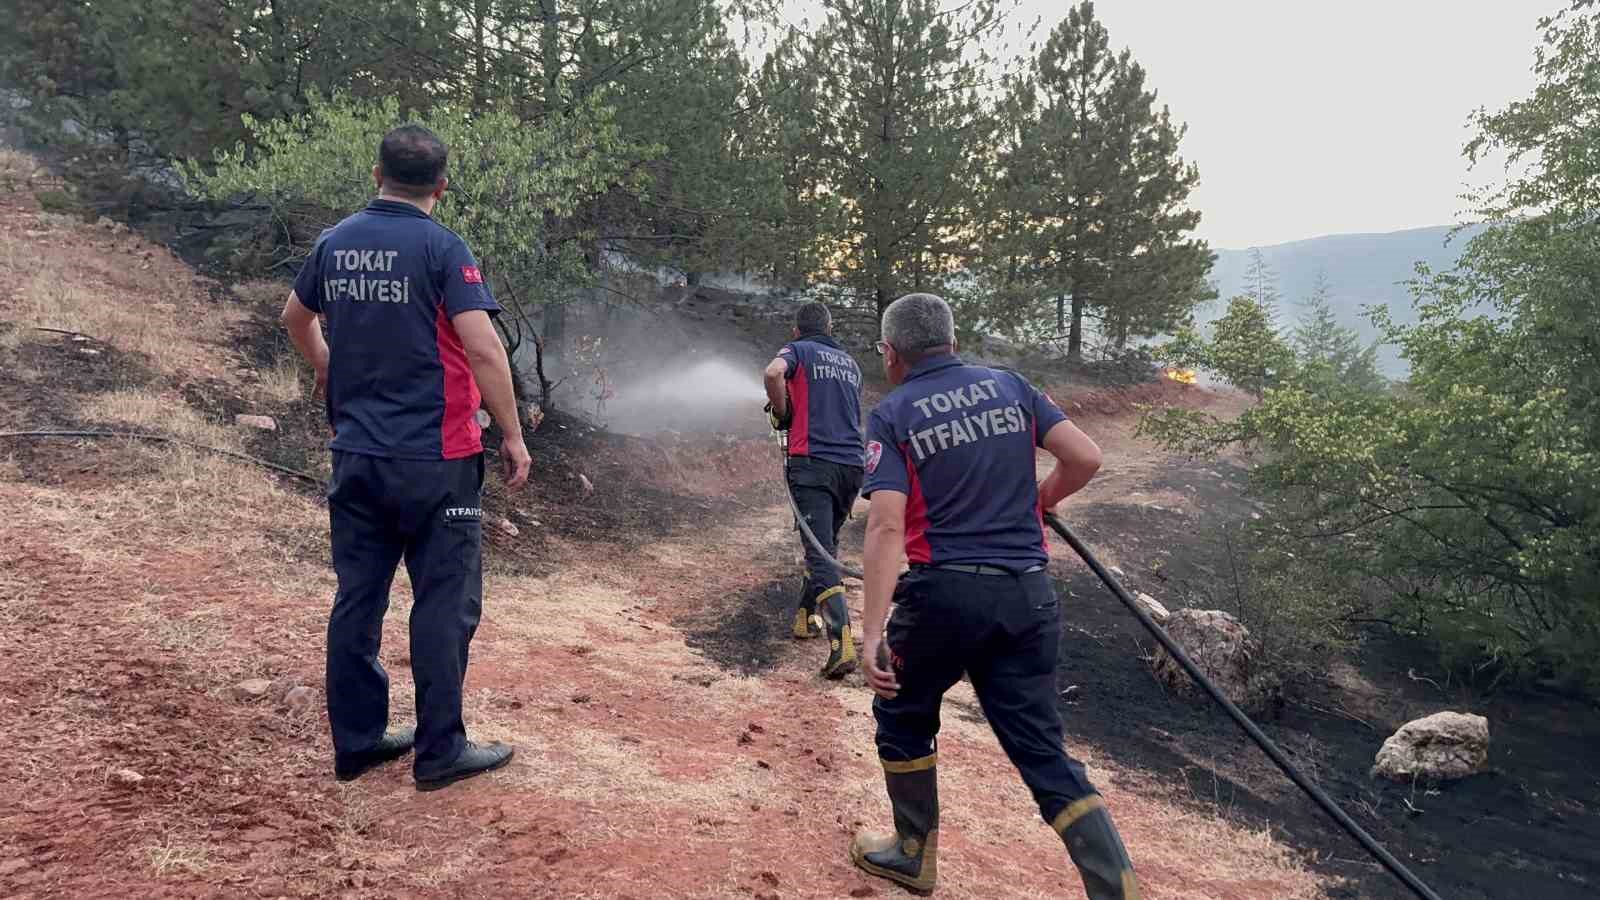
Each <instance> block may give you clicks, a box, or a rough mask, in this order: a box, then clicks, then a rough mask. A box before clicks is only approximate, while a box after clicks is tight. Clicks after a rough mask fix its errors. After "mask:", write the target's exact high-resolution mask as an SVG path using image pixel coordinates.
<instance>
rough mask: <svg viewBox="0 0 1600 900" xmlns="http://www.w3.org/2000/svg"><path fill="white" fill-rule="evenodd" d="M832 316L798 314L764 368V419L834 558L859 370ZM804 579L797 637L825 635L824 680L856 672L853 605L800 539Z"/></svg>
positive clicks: (849, 469)
mask: <svg viewBox="0 0 1600 900" xmlns="http://www.w3.org/2000/svg"><path fill="white" fill-rule="evenodd" d="M832 331H833V318H832V316H831V315H830V314H829V313H828V308H827V307H826V306H824V305H822V304H821V303H806V304H804V305H803V306H801V307H800V309H799V310H798V311H797V312H796V313H795V330H794V340H793V341H790V342H789V343H788V344H785V345H784V346H783V349H782V350H780V351H779V352H778V355H777V357H776V358H775V359H773V360H772V362H771V364H769V365H768V366H767V370H766V373H765V376H766V377H765V382H766V388H767V399H768V400H769V401H770V402H769V403H768V405H767V413H768V415H769V417H770V418H771V422H772V427H773V428H774V429H777V430H779V431H787V432H788V433H789V459H788V461H787V464H786V466H785V473H784V477H785V478H786V479H787V480H788V482H789V491H790V493H791V494H793V496H794V502H795V505H796V506H798V507H799V508H800V513H801V515H803V516H805V519H806V523H807V524H808V525H809V526H810V527H811V531H812V533H813V534H815V535H816V537H817V540H818V541H819V542H821V543H822V544H823V546H824V548H825V549H826V550H827V551H828V554H829V555H832V556H834V557H835V558H837V556H838V552H839V550H838V547H839V531H840V529H842V528H844V523H845V521H846V520H847V519H848V518H849V517H850V509H851V507H853V506H854V505H855V502H856V496H857V494H859V493H860V491H861V474H862V470H861V466H862V450H863V446H862V438H861V368H860V367H859V366H858V365H856V361H855V360H854V359H852V358H851V356H850V354H849V353H846V352H845V351H844V349H843V348H841V347H840V346H839V344H838V343H837V342H835V341H834V339H833V338H832V337H831V336H830V335H831V334H832ZM800 543H801V546H802V547H803V548H804V550H805V555H806V578H805V582H804V583H803V584H802V585H801V587H800V602H799V605H798V608H797V609H796V610H795V614H794V627H793V631H794V636H795V637H796V638H800V639H805V638H813V637H816V636H817V634H818V633H819V631H818V628H817V626H816V622H817V621H818V620H819V619H820V622H821V625H822V628H823V629H825V630H826V632H827V635H828V647H829V652H828V660H827V662H826V663H825V664H824V665H823V667H822V674H823V675H825V676H827V677H829V678H840V677H843V676H844V675H845V674H846V673H848V672H851V671H853V670H854V669H855V667H856V647H855V642H854V640H853V638H852V637H851V634H850V607H849V606H848V605H847V604H846V603H845V597H844V582H843V578H842V574H841V573H840V572H839V569H838V567H837V566H835V565H834V564H833V563H831V562H829V561H828V559H827V558H826V557H824V556H823V555H822V554H821V553H818V552H817V550H816V548H815V547H812V546H811V543H810V542H809V541H807V540H806V539H805V537H804V535H802V536H801V538H800Z"/></svg>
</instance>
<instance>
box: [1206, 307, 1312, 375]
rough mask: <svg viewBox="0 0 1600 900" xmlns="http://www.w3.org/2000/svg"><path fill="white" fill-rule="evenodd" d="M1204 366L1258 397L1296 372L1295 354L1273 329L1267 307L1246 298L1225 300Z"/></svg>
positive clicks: (1214, 327)
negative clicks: (1226, 308) (1224, 307)
mask: <svg viewBox="0 0 1600 900" xmlns="http://www.w3.org/2000/svg"><path fill="white" fill-rule="evenodd" d="M1205 363H1206V365H1207V366H1208V367H1209V368H1210V369H1211V370H1212V371H1214V372H1216V373H1217V374H1218V375H1220V376H1222V378H1224V379H1225V380H1226V381H1227V382H1228V383H1229V384H1231V385H1233V386H1234V387H1237V388H1239V389H1240V390H1242V391H1245V392H1247V393H1249V394H1250V395H1251V396H1253V397H1257V398H1259V397H1261V396H1263V395H1264V394H1265V393H1266V392H1267V389H1268V388H1270V387H1272V386H1273V385H1276V384H1279V383H1281V382H1282V381H1284V380H1285V379H1287V378H1288V377H1290V376H1291V375H1292V373H1293V372H1294V371H1295V358H1294V351H1293V350H1292V349H1291V348H1290V347H1289V345H1288V344H1287V343H1286V342H1285V341H1284V340H1283V338H1282V337H1281V336H1280V335H1279V334H1278V332H1277V329H1276V328H1274V327H1273V324H1272V316H1271V313H1270V308H1269V307H1268V306H1266V305H1265V304H1263V303H1262V302H1261V301H1260V300H1258V299H1257V298H1255V297H1251V296H1248V295H1240V296H1238V297H1235V298H1233V299H1232V300H1230V301H1228V311H1227V312H1226V313H1224V314H1223V315H1222V318H1220V319H1218V320H1217V321H1216V324H1215V325H1214V326H1213V336H1212V339H1211V346H1210V349H1209V351H1208V353H1207V356H1206V358H1205Z"/></svg>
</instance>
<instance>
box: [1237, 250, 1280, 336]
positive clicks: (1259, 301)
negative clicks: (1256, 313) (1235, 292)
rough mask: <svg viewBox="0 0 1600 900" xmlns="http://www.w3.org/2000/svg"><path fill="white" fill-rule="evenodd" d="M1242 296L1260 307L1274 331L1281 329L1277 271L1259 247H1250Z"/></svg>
mask: <svg viewBox="0 0 1600 900" xmlns="http://www.w3.org/2000/svg"><path fill="white" fill-rule="evenodd" d="M1244 296H1246V297H1249V298H1250V299H1252V300H1254V301H1255V302H1256V305H1257V306H1259V307H1261V309H1262V311H1263V312H1264V313H1265V314H1266V316H1267V323H1268V325H1269V326H1270V327H1271V328H1272V330H1273V331H1274V332H1281V331H1282V330H1283V313H1282V309H1281V307H1282V305H1283V294H1282V292H1280V291H1279V290H1278V272H1277V270H1276V269H1274V268H1272V264H1271V263H1269V262H1267V257H1266V254H1264V253H1262V252H1261V248H1260V247H1251V248H1250V264H1249V266H1248V267H1247V268H1246V269H1245V270H1244Z"/></svg>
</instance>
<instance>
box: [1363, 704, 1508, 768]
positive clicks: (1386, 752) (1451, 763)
mask: <svg viewBox="0 0 1600 900" xmlns="http://www.w3.org/2000/svg"><path fill="white" fill-rule="evenodd" d="M1488 768H1489V720H1488V719H1486V718H1484V717H1483V716H1475V715H1471V714H1468V713H1458V712H1441V713H1434V714H1433V715H1431V716H1428V717H1426V718H1423V719H1417V720H1415V721H1413V722H1407V723H1406V724H1405V725H1402V726H1401V727H1400V730H1399V731H1396V732H1395V733H1394V734H1393V735H1391V736H1390V737H1389V739H1388V740H1386V741H1384V742H1383V748H1382V749H1380V750H1379V751H1378V758H1377V761H1376V764H1375V765H1373V767H1372V774H1373V775H1374V776H1377V777H1381V778H1389V779H1393V780H1395V781H1412V780H1415V779H1419V778H1420V779H1424V780H1429V781H1451V780H1454V779H1457V778H1466V777H1467V776H1469V775H1476V774H1478V773H1480V772H1483V771H1486V770H1487V769H1488Z"/></svg>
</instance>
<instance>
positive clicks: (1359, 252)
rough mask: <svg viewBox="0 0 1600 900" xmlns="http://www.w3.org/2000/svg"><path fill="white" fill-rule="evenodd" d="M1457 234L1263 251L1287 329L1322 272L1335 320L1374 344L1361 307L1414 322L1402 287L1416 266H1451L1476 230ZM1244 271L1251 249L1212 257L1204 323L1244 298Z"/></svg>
mask: <svg viewBox="0 0 1600 900" xmlns="http://www.w3.org/2000/svg"><path fill="white" fill-rule="evenodd" d="M1454 230H1455V229H1454V226H1440V227H1435V228H1415V229H1411V230H1409V231H1396V232H1393V233H1391V234H1336V235H1329V236H1327V237H1319V238H1311V239H1309V240H1304V241H1294V242H1292V243H1288V244H1277V245H1274V246H1271V247H1262V248H1260V249H1261V253H1262V255H1263V256H1264V257H1266V260H1267V264H1268V265H1270V266H1271V267H1272V268H1273V270H1274V271H1276V272H1277V274H1278V290H1279V292H1280V294H1281V295H1282V298H1283V303H1282V310H1281V314H1282V318H1283V322H1284V324H1285V325H1290V324H1292V323H1293V322H1294V321H1295V320H1296V319H1297V318H1298V316H1299V313H1300V309H1299V303H1300V302H1301V301H1303V300H1304V299H1305V298H1306V297H1308V296H1310V294H1311V288H1312V285H1313V284H1314V283H1315V281H1316V277H1317V272H1319V271H1324V272H1327V273H1328V280H1329V281H1330V282H1331V284H1332V286H1333V304H1334V309H1335V310H1337V312H1338V314H1339V319H1340V321H1341V322H1342V323H1344V324H1345V325H1348V326H1350V327H1352V328H1355V329H1357V330H1358V331H1359V332H1360V333H1361V336H1362V337H1363V338H1364V339H1366V340H1373V339H1375V338H1376V337H1377V334H1376V332H1375V331H1374V330H1373V328H1372V326H1371V324H1370V323H1368V322H1367V320H1366V317H1365V316H1364V315H1363V314H1362V307H1364V306H1368V305H1384V306H1387V307H1388V308H1389V310H1390V312H1391V314H1392V315H1393V316H1394V319H1395V321H1397V322H1411V321H1413V320H1414V319H1415V315H1414V313H1413V312H1412V306H1411V294H1410V292H1409V290H1408V289H1407V287H1406V284H1405V283H1406V282H1407V281H1409V280H1410V279H1411V278H1412V277H1413V275H1414V273H1415V269H1416V264H1417V263H1419V262H1423V263H1427V264H1428V265H1429V266H1430V267H1432V268H1433V269H1435V270H1447V269H1451V268H1454V266H1455V264H1456V259H1457V257H1458V256H1459V255H1460V253H1461V249H1462V248H1463V247H1465V246H1466V243H1467V241H1468V240H1470V239H1471V237H1472V236H1473V235H1474V234H1476V233H1477V229H1471V228H1469V229H1466V230H1463V231H1461V232H1459V233H1455V234H1454V235H1453V236H1452V232H1454ZM1249 266H1250V251H1249V250H1219V251H1218V252H1217V264H1216V267H1215V268H1214V269H1212V272H1211V276H1212V281H1213V282H1214V283H1215V284H1216V286H1217V293H1218V299H1217V301H1216V302H1214V303H1212V304H1210V305H1209V306H1208V307H1207V308H1206V309H1204V310H1202V312H1201V316H1200V319H1201V321H1202V322H1203V323H1209V322H1210V321H1211V320H1213V319H1215V318H1216V317H1217V316H1219V315H1221V314H1222V311H1223V310H1224V309H1225V308H1226V306H1227V300H1228V298H1230V297H1233V296H1235V295H1237V294H1240V293H1243V291H1244V280H1245V272H1246V270H1247V269H1248V268H1249ZM1379 359H1380V361H1381V363H1382V365H1383V368H1384V370H1385V372H1386V373H1387V374H1390V375H1401V374H1403V373H1404V371H1405V364H1404V362H1403V361H1402V360H1400V359H1399V357H1398V356H1397V355H1396V354H1395V353H1394V351H1393V350H1392V349H1389V348H1384V349H1382V350H1380V351H1379Z"/></svg>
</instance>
